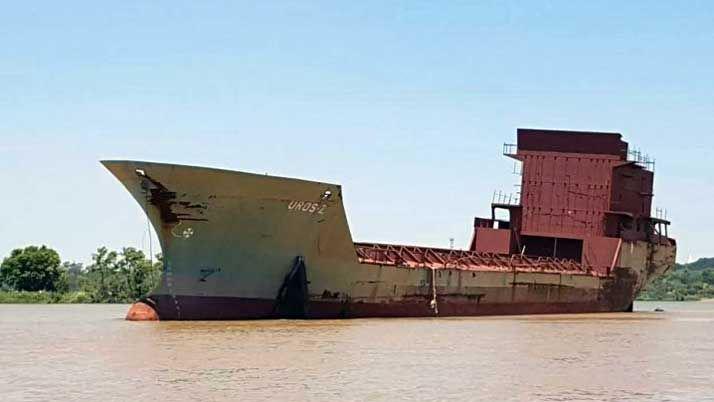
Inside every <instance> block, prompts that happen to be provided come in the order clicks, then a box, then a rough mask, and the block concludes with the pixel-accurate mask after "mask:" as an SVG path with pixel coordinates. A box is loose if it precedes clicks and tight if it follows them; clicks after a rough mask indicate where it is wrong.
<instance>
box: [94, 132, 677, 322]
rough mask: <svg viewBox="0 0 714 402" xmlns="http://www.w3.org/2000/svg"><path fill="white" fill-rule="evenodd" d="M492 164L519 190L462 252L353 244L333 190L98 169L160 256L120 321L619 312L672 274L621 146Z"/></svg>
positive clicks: (553, 138)
mask: <svg viewBox="0 0 714 402" xmlns="http://www.w3.org/2000/svg"><path fill="white" fill-rule="evenodd" d="M503 153H504V155H506V156H507V157H510V158H513V159H514V160H515V162H514V165H515V166H516V168H517V173H518V174H519V175H520V176H521V177H520V190H519V191H518V194H516V195H514V196H511V197H504V196H503V195H502V194H501V193H495V196H494V199H493V202H492V204H491V206H490V216H487V217H477V218H475V219H474V221H473V237H472V240H471V242H470V245H469V247H468V249H454V248H453V247H444V248H435V247H420V246H410V245H398V244H377V243H363V242H354V241H353V239H352V235H351V233H350V229H349V225H348V221H347V217H346V214H345V208H344V205H343V192H342V188H341V186H340V185H337V184H330V183H321V182H316V181H307V180H301V179H293V178H284V177H274V176H268V175H261V174H252V173H244V172H237V171H229V170H221V169H212V168H204V167H193V166H183V165H175V164H165V163H152V162H140V161H126V160H121V161H119V160H113V161H103V162H102V163H103V164H104V166H105V167H106V168H107V169H108V170H109V171H110V172H111V173H112V174H113V175H114V176H116V178H117V179H118V180H119V181H120V182H121V183H122V184H123V185H124V186H125V187H126V189H127V190H128V191H129V192H130V193H131V195H132V196H133V197H134V198H135V199H136V201H137V202H138V203H139V205H140V206H141V207H142V208H143V210H144V212H145V213H146V215H147V216H148V219H149V220H150V222H151V224H152V225H153V227H154V229H155V230H156V233H157V235H158V238H159V241H160V243H161V249H162V251H163V262H164V271H163V273H162V276H161V281H160V284H159V285H158V287H157V288H156V289H155V290H153V291H152V292H151V293H150V294H149V295H147V296H146V297H145V298H143V299H142V300H139V301H137V302H136V303H135V304H133V305H132V307H131V308H130V310H129V312H128V314H127V317H126V318H127V319H129V320H234V319H264V318H356V317H443V316H479V315H510V314H545V313H590V312H624V311H631V310H632V305H633V300H634V299H635V298H636V296H637V295H638V293H639V292H640V291H641V290H642V289H643V288H644V287H645V286H646V285H647V284H648V283H650V282H651V281H652V280H653V279H654V278H657V277H658V276H660V275H662V274H664V273H665V272H667V271H668V270H669V269H671V268H672V266H673V265H674V262H675V254H676V242H675V240H674V239H672V238H670V237H669V235H668V227H669V224H670V222H669V221H667V220H666V217H665V216H661V214H658V213H655V214H654V216H653V213H652V207H651V206H652V197H653V179H654V162H653V161H651V160H650V159H649V158H646V157H643V156H642V154H641V153H639V152H636V151H632V150H630V149H629V147H628V144H627V143H626V142H624V141H623V140H622V135H621V134H619V133H600V132H581V131H561V130H540V129H518V130H517V143H516V144H504V148H503ZM404 201H405V202H408V201H409V200H404Z"/></svg>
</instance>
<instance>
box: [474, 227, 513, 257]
mask: <svg viewBox="0 0 714 402" xmlns="http://www.w3.org/2000/svg"><path fill="white" fill-rule="evenodd" d="M474 243H475V244H474V245H475V249H474V250H473V251H476V252H479V253H498V254H508V253H510V252H511V231H510V230H509V229H491V228H476V232H475V234H474Z"/></svg>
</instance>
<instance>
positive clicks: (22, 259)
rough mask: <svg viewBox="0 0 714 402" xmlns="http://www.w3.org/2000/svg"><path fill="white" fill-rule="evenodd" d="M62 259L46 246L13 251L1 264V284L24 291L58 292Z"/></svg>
mask: <svg viewBox="0 0 714 402" xmlns="http://www.w3.org/2000/svg"><path fill="white" fill-rule="evenodd" d="M60 262H61V261H60V257H59V254H57V252H56V251H55V250H53V249H51V248H48V247H46V246H41V247H37V246H29V247H25V248H24V249H15V250H12V252H11V253H10V256H9V257H6V258H4V259H3V261H2V264H0V282H2V283H4V284H5V285H6V286H9V287H10V288H11V289H15V290H24V291H38V290H48V291H54V290H57V288H58V287H61V286H60V280H61V278H62V270H61V268H60Z"/></svg>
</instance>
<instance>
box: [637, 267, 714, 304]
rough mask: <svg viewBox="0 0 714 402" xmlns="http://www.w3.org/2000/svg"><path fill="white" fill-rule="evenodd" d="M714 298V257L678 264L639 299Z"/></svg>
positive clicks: (651, 285) (685, 299)
mask: <svg viewBox="0 0 714 402" xmlns="http://www.w3.org/2000/svg"><path fill="white" fill-rule="evenodd" d="M712 298H714V258H700V259H698V260H697V261H695V262H692V263H689V264H676V265H675V268H674V270H672V271H670V272H668V273H667V275H664V276H663V277H661V278H658V279H656V280H655V281H654V282H652V284H650V286H648V287H647V289H645V291H644V292H642V294H640V297H639V300H662V301H689V300H702V299H712Z"/></svg>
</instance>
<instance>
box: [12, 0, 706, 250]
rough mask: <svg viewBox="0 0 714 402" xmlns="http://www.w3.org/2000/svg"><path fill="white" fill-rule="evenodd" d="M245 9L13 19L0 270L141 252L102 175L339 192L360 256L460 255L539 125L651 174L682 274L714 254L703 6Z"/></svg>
mask: <svg viewBox="0 0 714 402" xmlns="http://www.w3.org/2000/svg"><path fill="white" fill-rule="evenodd" d="M149 3H150V4H149ZM255 3H259V4H255ZM255 3H253V2H251V3H249V2H245V3H243V2H233V1H230V2H228V1H226V2H212V1H205V2H196V1H190V2H182V1H171V2H168V1H166V2H161V1H154V2H145V1H123V2H114V3H101V2H90V1H86V2H79V1H74V2H73V1H69V2H50V1H47V2H6V4H3V7H2V12H0V205H1V206H2V208H0V254H3V255H6V254H8V253H9V251H10V249H11V248H14V247H20V246H25V245H29V244H38V243H44V244H47V245H49V246H52V247H55V248H56V249H58V250H59V251H60V253H61V255H62V257H63V258H64V259H68V260H78V261H87V260H89V258H90V255H91V253H92V252H93V251H94V250H95V249H96V248H97V247H99V246H101V245H107V246H109V247H113V248H119V247H122V246H136V247H144V248H146V247H147V243H148V242H147V241H146V221H145V218H144V217H143V214H142V213H141V210H140V208H139V207H138V206H137V205H136V204H135V202H134V201H133V200H132V199H131V197H130V196H129V195H128V193H126V192H125V190H124V189H123V188H122V187H121V186H120V185H119V183H118V182H116V181H115V179H114V178H113V177H111V175H110V174H109V173H108V172H106V171H105V170H104V169H103V168H102V167H101V166H100V165H99V163H98V161H99V160H100V159H106V158H122V159H123V158H128V159H146V160H153V161H165V162H177V163H187V164H198V165H207V166H213V167H223V168H230V169H236V170H246V171H253V172H260V173H264V172H267V173H270V174H276V175H284V176H294V177H301V178H307V179H314V180H324V181H331V182H337V183H341V184H342V185H343V187H344V193H345V204H346V207H347V213H348V218H349V220H350V225H351V228H352V232H353V237H354V238H355V240H359V241H381V242H397V243H407V244H424V245H435V246H448V244H449V238H450V237H453V238H455V243H456V246H457V247H467V244H468V242H469V240H470V236H471V230H472V218H473V216H475V215H487V214H488V211H489V203H490V201H491V196H492V194H493V191H494V190H503V191H508V192H510V191H513V190H514V187H513V185H514V184H515V183H517V179H518V177H517V176H514V175H513V174H512V173H511V172H512V168H513V166H512V161H510V160H508V159H507V158H504V157H503V156H502V155H501V144H502V143H503V142H513V141H514V140H515V129H516V128H517V127H541V128H564V129H579V130H603V131H617V132H622V133H623V134H624V136H625V140H626V141H628V142H630V144H631V145H633V146H635V147H638V148H640V149H642V150H643V151H645V152H647V153H649V154H651V155H653V156H655V158H656V159H657V172H656V180H655V202H654V204H655V205H656V206H658V207H663V208H667V210H668V214H669V217H670V218H671V219H672V220H673V222H674V224H673V227H672V230H671V234H673V235H674V236H676V237H677V238H678V240H679V244H680V254H679V259H680V260H686V259H687V257H688V256H689V255H692V256H693V257H695V258H696V257H700V256H711V255H714V246H712V245H711V241H712V240H711V239H712V237H713V236H712V235H713V234H714V229H712V223H714V212H713V211H712V208H710V204H711V201H710V200H711V199H714V179H713V177H714V175H713V174H712V173H713V172H712V167H711V160H710V159H709V158H710V157H711V156H710V153H711V151H712V148H713V147H714V138H713V137H712V127H714V97H713V96H712V93H714V75H712V67H711V66H712V65H714V24H712V21H714V6H713V5H712V4H714V3H711V2H705V1H701V2H649V1H641V2H639V1H628V2H619V1H617V2H616V1H612V2H606V1H562V2H559V1H550V2H512V3H509V2H501V1H498V2H495V1H494V2H461V1H459V2H418V1H408V2H407V1H405V2H384V1H361V2H327V1H326V2H307V1H295V2H274V3H270V4H262V3H263V2H255Z"/></svg>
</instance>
